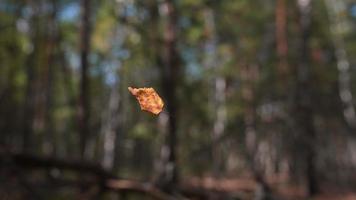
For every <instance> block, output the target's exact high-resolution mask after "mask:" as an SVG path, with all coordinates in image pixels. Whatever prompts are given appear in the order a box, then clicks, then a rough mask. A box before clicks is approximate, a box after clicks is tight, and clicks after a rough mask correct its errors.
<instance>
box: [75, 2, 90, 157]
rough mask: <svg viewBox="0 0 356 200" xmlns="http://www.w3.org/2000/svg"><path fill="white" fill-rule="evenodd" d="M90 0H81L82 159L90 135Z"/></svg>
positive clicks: (80, 104) (80, 116) (79, 110)
mask: <svg viewBox="0 0 356 200" xmlns="http://www.w3.org/2000/svg"><path fill="white" fill-rule="evenodd" d="M90 31H91V30H90V0H81V30H80V62H81V72H80V96H79V105H78V107H79V108H78V119H79V143H80V145H79V148H80V156H81V158H82V159H84V157H85V151H86V146H87V136H90V128H89V126H90V125H89V118H90V101H89V100H90V96H89V77H88V69H89V61H88V56H89V51H90Z"/></svg>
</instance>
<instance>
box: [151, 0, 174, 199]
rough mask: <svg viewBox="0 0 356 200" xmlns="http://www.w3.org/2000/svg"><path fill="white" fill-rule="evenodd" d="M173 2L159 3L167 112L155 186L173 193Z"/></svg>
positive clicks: (161, 57) (161, 59) (168, 0)
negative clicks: (164, 139) (165, 129)
mask: <svg viewBox="0 0 356 200" xmlns="http://www.w3.org/2000/svg"><path fill="white" fill-rule="evenodd" d="M174 2H175V1H174V0H165V1H163V2H162V3H161V5H160V6H161V8H160V9H161V10H162V20H163V21H164V25H163V26H164V27H163V31H164V33H163V34H164V36H163V46H162V52H161V56H160V58H159V60H160V62H161V64H162V84H163V92H164V97H165V99H166V104H167V111H168V115H169V116H168V122H167V124H168V128H167V129H168V131H167V137H166V142H165V144H164V145H163V147H162V150H161V162H162V164H161V167H160V172H159V177H158V180H157V184H158V185H159V186H160V187H161V188H162V189H163V190H165V191H167V192H170V193H173V192H174V191H175V190H176V185H177V183H178V169H177V160H176V159H177V158H176V153H177V142H178V141H177V107H178V105H177V96H176V90H177V78H178V76H179V67H180V59H179V55H178V51H177V10H176V5H175V3H174Z"/></svg>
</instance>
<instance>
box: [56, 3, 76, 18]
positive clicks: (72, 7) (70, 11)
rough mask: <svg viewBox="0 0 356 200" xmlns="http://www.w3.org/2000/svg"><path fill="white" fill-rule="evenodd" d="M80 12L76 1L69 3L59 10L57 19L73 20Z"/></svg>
mask: <svg viewBox="0 0 356 200" xmlns="http://www.w3.org/2000/svg"><path fill="white" fill-rule="evenodd" d="M79 12H80V5H79V3H78V2H73V3H70V4H68V5H66V6H64V7H63V9H62V10H61V11H60V12H59V20H61V21H75V20H76V19H77V18H78V16H79Z"/></svg>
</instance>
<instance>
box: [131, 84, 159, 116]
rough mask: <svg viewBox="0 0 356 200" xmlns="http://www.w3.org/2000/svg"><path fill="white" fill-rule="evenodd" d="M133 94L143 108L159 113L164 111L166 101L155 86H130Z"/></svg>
mask: <svg viewBox="0 0 356 200" xmlns="http://www.w3.org/2000/svg"><path fill="white" fill-rule="evenodd" d="M128 89H129V91H130V92H131V94H132V95H134V96H135V97H136V99H137V100H138V103H139V104H140V106H141V110H145V111H148V112H151V113H153V114H155V115H158V114H159V113H160V112H162V109H163V106H164V103H163V101H162V99H161V97H159V95H158V94H157V92H156V91H155V90H154V89H153V88H132V87H128Z"/></svg>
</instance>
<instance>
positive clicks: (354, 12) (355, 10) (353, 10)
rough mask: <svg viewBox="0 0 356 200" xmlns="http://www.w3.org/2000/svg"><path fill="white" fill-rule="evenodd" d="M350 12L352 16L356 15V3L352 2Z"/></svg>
mask: <svg viewBox="0 0 356 200" xmlns="http://www.w3.org/2000/svg"><path fill="white" fill-rule="evenodd" d="M350 14H351V16H352V17H356V4H352V5H351V7H350Z"/></svg>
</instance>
